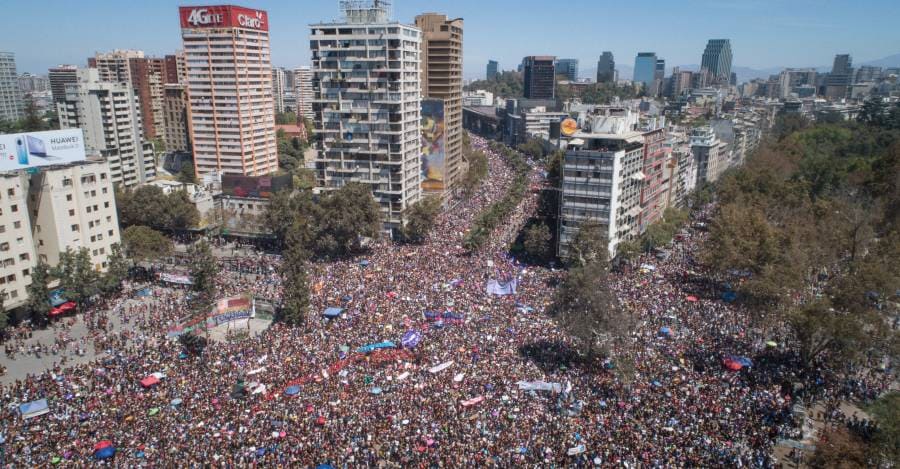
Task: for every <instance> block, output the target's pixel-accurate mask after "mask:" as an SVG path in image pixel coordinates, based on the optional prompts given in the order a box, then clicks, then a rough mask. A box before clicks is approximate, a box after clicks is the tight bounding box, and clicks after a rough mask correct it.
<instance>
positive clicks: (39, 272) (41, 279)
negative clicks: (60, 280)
mask: <svg viewBox="0 0 900 469" xmlns="http://www.w3.org/2000/svg"><path fill="white" fill-rule="evenodd" d="M49 282H50V266H48V265H47V263H46V262H44V261H42V260H38V263H37V265H35V266H34V268H33V269H31V283H30V284H29V285H28V286H27V287H25V292H26V293H27V294H28V300H27V301H26V302H25V311H27V312H28V317H29V318H31V321H32V322H33V323H35V324H38V325H44V324H47V322H48V321H49V314H50V307H51V306H50V289H49V288H48V287H47V284H48V283H49Z"/></svg>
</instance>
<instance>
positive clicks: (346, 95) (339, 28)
mask: <svg viewBox="0 0 900 469" xmlns="http://www.w3.org/2000/svg"><path fill="white" fill-rule="evenodd" d="M341 6H342V7H343V10H344V19H343V21H341V22H336V23H320V24H313V25H310V30H311V31H310V48H311V50H312V71H313V79H312V87H313V90H314V93H315V98H314V99H313V114H314V118H313V121H314V123H315V128H316V132H317V133H318V134H319V135H320V136H321V137H320V140H319V142H318V144H319V152H318V154H317V156H316V175H317V183H318V186H319V187H321V188H322V189H323V190H325V191H328V190H335V189H338V188H340V187H342V186H344V185H345V184H347V183H351V182H358V183H363V184H366V185H368V186H369V187H371V188H372V194H373V196H374V197H375V199H376V200H377V201H378V203H379V204H380V206H381V212H382V216H383V220H384V227H385V230H389V231H393V230H395V229H397V228H399V227H400V225H401V223H402V219H401V213H402V212H403V210H404V209H406V207H408V206H409V205H410V204H412V203H414V202H416V201H418V200H419V197H420V194H421V187H420V186H421V170H420V156H419V155H420V151H421V149H420V143H419V139H420V128H421V124H420V122H419V120H420V114H421V108H420V106H421V86H420V85H421V81H420V73H421V72H420V54H421V41H422V38H421V36H422V33H421V31H420V30H419V29H418V28H415V27H413V26H409V25H405V24H401V23H399V22H397V21H392V20H390V15H389V12H388V6H387V4H386V2H383V1H379V0H373V1H371V2H366V1H361V0H353V1H344V2H341Z"/></svg>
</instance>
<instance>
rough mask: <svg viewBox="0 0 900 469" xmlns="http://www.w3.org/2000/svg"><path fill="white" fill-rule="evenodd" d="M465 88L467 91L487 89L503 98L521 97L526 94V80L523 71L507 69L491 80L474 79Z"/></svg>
mask: <svg viewBox="0 0 900 469" xmlns="http://www.w3.org/2000/svg"><path fill="white" fill-rule="evenodd" d="M465 89H466V90H467V91H474V90H487V91H490V92H491V93H493V94H494V95H496V96H499V97H503V98H521V97H522V96H524V90H525V82H524V80H523V77H522V74H521V73H518V72H513V71H506V72H502V73H500V74H498V75H497V76H496V77H494V78H491V79H490V80H476V81H473V82H472V83H469V85H468V86H466V88H465Z"/></svg>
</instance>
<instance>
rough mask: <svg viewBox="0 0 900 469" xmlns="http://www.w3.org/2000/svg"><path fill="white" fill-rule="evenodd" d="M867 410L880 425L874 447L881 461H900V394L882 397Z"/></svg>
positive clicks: (892, 393) (889, 394)
mask: <svg viewBox="0 0 900 469" xmlns="http://www.w3.org/2000/svg"><path fill="white" fill-rule="evenodd" d="M866 410H867V411H868V412H869V414H870V415H871V416H872V417H873V418H874V419H875V422H876V423H877V424H878V429H877V431H876V432H875V436H874V446H875V450H876V451H877V454H878V456H880V459H881V461H882V462H883V463H887V464H889V463H891V462H892V461H893V462H896V461H900V392H897V391H891V392H889V393H887V394H884V395H882V396H881V397H879V398H878V400H876V401H875V402H874V403H873V404H872V405H870V406H869V407H868V408H867V409H866Z"/></svg>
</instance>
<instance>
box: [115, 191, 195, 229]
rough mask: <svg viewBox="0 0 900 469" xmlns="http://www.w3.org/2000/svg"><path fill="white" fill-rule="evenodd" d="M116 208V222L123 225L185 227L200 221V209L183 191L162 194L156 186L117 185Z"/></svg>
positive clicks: (166, 227)
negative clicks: (130, 186) (133, 187)
mask: <svg viewBox="0 0 900 469" xmlns="http://www.w3.org/2000/svg"><path fill="white" fill-rule="evenodd" d="M116 208H117V209H118V211H119V223H120V224H121V225H122V226H124V227H128V226H133V225H143V226H149V227H152V228H156V229H162V230H185V229H190V228H195V227H196V226H197V224H198V223H199V221H200V212H198V211H197V207H196V206H195V205H194V204H193V203H192V202H191V201H190V199H189V198H188V195H187V192H185V191H182V190H179V191H174V192H172V193H170V194H165V193H164V192H163V190H162V189H161V188H159V187H157V186H150V185H145V186H140V187H138V188H136V189H133V190H132V189H119V188H117V190H116Z"/></svg>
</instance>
